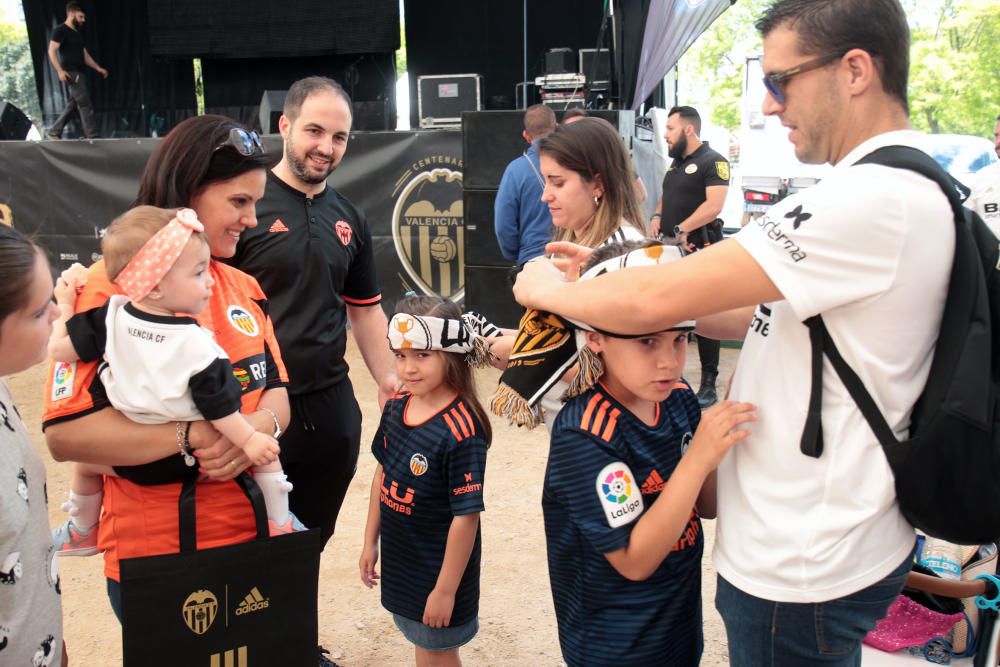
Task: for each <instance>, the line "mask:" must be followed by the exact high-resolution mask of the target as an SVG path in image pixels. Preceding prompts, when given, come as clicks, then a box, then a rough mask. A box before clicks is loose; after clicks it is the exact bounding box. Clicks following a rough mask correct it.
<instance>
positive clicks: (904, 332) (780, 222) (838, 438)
mask: <svg viewBox="0 0 1000 667" xmlns="http://www.w3.org/2000/svg"><path fill="white" fill-rule="evenodd" d="M918 136H919V135H918V134H917V133H915V132H910V131H905V132H890V133H886V134H882V135H879V136H877V137H874V138H872V139H869V140H868V141H866V142H864V143H863V144H861V145H860V146H858V147H857V148H855V149H854V150H853V151H851V152H850V153H849V154H848V155H847V156H846V157H845V158H844V159H843V160H842V161H841V162H840V163H839V164H838V165H837V166H836V168H835V169H833V170H832V171H831V173H830V175H829V176H828V177H827V178H826V179H824V180H823V181H822V182H821V183H819V184H818V185H816V186H814V187H812V188H809V189H808V190H804V191H802V192H800V193H798V194H796V195H794V196H792V197H789V198H787V199H785V200H783V201H782V202H780V203H778V204H776V205H775V206H773V207H772V208H771V209H770V210H769V211H768V213H767V214H766V215H765V216H763V217H762V218H760V219H759V220H757V221H754V222H751V223H750V224H748V225H747V226H746V227H745V228H744V229H743V230H741V231H740V232H739V233H738V234H737V235H736V237H735V238H736V240H737V242H738V243H740V244H741V245H742V246H743V248H744V249H746V250H747V252H749V253H750V254H751V255H752V256H753V258H754V259H755V260H756V261H757V263H758V264H760V266H761V267H762V268H763V269H764V271H765V272H766V273H767V275H768V277H769V278H770V279H771V280H772V281H773V282H774V284H775V285H776V286H777V287H778V289H779V290H780V291H781V293H782V294H783V295H784V297H785V298H784V300H783V301H777V302H774V303H771V304H764V305H760V306H758V307H757V311H756V313H755V317H754V319H753V322H752V324H751V326H750V329H749V331H748V332H747V336H746V341H745V343H744V346H743V351H742V353H741V355H740V359H739V363H738V364H737V368H736V376H735V379H734V382H733V389H732V394H731V396H732V398H733V399H735V400H741V401H750V402H752V403H754V404H755V405H756V406H757V408H758V413H757V416H758V421H757V422H755V423H754V424H752V426H751V427H750V431H751V435H750V437H749V438H747V439H746V440H744V441H743V442H741V443H739V444H737V445H736V446H735V447H734V448H733V449H732V450H731V451H730V453H729V454H728V456H727V457H726V459H725V460H724V461H723V462H722V465H721V466H720V467H719V477H718V483H719V524H718V532H717V534H716V544H715V565H716V568H717V569H718V572H719V574H720V575H722V576H723V577H725V578H726V579H727V580H728V581H729V582H731V583H732V584H733V585H735V586H737V587H738V588H739V589H741V590H742V591H744V592H746V593H749V594H750V595H753V596H755V597H759V598H764V599H768V600H773V601H778V602H819V601H825V600H832V599H835V598H838V597H842V596H844V595H848V594H850V593H854V592H857V591H859V590H861V589H863V588H865V587H867V586H869V585H871V584H873V583H875V582H877V581H879V580H880V579H883V578H884V577H885V576H886V575H887V574H888V573H889V572H891V571H892V570H893V569H894V568H896V567H897V566H898V565H899V564H900V563H901V562H902V561H903V559H904V558H905V557H906V556H907V555H908V554H909V553H910V550H911V549H912V547H913V542H914V533H913V529H912V528H911V527H910V525H909V524H908V523H907V521H906V520H905V519H904V518H903V515H902V514H901V513H900V511H899V507H898V505H897V504H896V493H895V488H894V481H893V475H892V471H891V470H890V468H889V464H888V462H887V461H886V458H885V455H884V454H883V452H882V449H881V447H880V445H879V443H878V441H877V439H876V438H875V435H874V434H873V433H872V431H871V429H870V427H869V426H868V424H867V422H865V419H864V417H863V416H862V415H861V412H860V411H859V410H858V408H857V407H856V406H855V404H854V401H853V400H852V399H851V397H850V396H849V395H848V393H847V390H846V389H845V388H844V385H843V384H842V383H841V381H840V379H839V378H838V377H837V375H836V371H834V369H833V367H832V365H831V364H830V361H829V360H828V359H826V360H824V365H823V406H822V413H823V441H824V450H823V454H822V456H820V457H819V458H811V457H808V456H806V455H805V454H803V453H802V452H801V451H800V449H799V441H800V439H801V436H802V429H803V425H804V423H805V418H806V412H807V408H808V403H809V393H810V381H811V374H810V351H811V347H810V345H809V334H808V329H807V328H806V326H805V325H803V324H802V322H803V321H804V320H806V319H807V318H809V317H811V316H813V315H816V314H819V313H822V315H823V320H824V321H825V322H826V326H827V328H828V329H829V331H830V335H831V337H832V338H833V340H834V342H836V344H837V348H838V349H839V350H840V352H841V354H842V355H843V357H844V359H845V360H846V361H847V363H848V364H849V365H850V366H851V368H853V369H854V371H855V372H856V373H857V374H858V375H859V376H860V378H861V380H862V381H863V382H864V384H865V387H866V388H867V389H868V391H869V392H870V393H871V395H872V397H873V398H874V400H875V402H876V404H877V405H878V406H879V408H880V409H881V411H882V413H883V414H884V415H885V418H886V421H887V422H888V423H889V425H890V426H891V427H892V429H893V430H894V431H895V433H896V435H897V437H904V436H905V435H906V433H907V429H908V427H909V423H910V414H911V411H912V407H913V404H914V402H915V401H916V399H917V397H918V396H919V394H920V392H921V390H922V389H923V387H924V385H925V383H926V380H927V374H928V372H929V370H930V365H931V360H932V355H933V352H934V344H935V341H936V340H937V334H938V329H939V326H940V321H941V314H942V310H943V307H944V298H945V294H946V292H947V286H948V279H949V275H950V270H951V264H952V260H953V257H954V243H955V233H954V218H953V214H952V212H951V209H950V208H949V206H948V202H947V199H946V198H945V196H944V194H943V193H942V192H941V190H940V188H939V187H938V186H937V185H936V184H935V183H933V182H932V181H930V180H927V179H925V178H924V177H922V176H919V175H917V174H916V173H914V172H912V171H907V170H902V169H890V168H888V167H883V166H879V165H868V164H866V165H859V166H850V165H852V164H854V163H855V162H856V161H857V160H858V159H860V158H861V157H863V156H865V155H867V154H868V153H870V152H871V151H873V150H875V149H876V148H880V147H882V146H887V145H898V144H902V145H915V139H916V138H917V137H918Z"/></svg>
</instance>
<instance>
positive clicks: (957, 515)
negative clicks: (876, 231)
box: [801, 146, 1000, 544]
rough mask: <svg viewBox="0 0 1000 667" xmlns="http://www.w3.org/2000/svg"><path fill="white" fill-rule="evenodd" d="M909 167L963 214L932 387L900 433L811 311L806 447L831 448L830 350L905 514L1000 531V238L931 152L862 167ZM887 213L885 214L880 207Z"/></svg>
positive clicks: (961, 537) (947, 533)
mask: <svg viewBox="0 0 1000 667" xmlns="http://www.w3.org/2000/svg"><path fill="white" fill-rule="evenodd" d="M862 163H870V164H882V165H886V166H888V167H895V168H897V169H909V170H911V171H915V172H917V173H918V174H921V175H923V176H926V177H927V178H929V179H931V180H932V181H934V182H936V183H937V184H938V185H939V186H940V187H941V190H942V191H944V193H945V195H946V196H947V197H948V202H949V203H950V204H951V208H952V211H953V212H954V215H955V261H954V264H953V265H952V269H951V278H950V282H949V284H948V293H947V297H946V301H945V305H944V314H943V317H942V320H941V331H940V334H939V335H938V340H937V344H936V346H935V348H934V359H933V362H932V363H931V370H930V375H928V377H927V384H926V386H925V387H924V390H923V391H922V392H921V394H920V397H919V398H918V399H917V402H916V404H915V405H914V408H913V417H912V423H911V424H910V434H909V435H910V437H909V439H908V440H903V441H902V442H900V441H898V440H896V437H895V435H894V434H893V432H892V429H890V428H889V425H888V424H887V423H886V421H885V418H884V417H883V416H882V413H881V412H880V411H879V409H878V407H877V406H876V405H875V402H874V401H873V400H872V398H871V395H870V394H869V393H868V391H867V390H865V388H864V385H863V384H862V382H861V379H860V378H859V377H858V376H857V374H856V373H855V372H854V371H853V370H851V368H850V366H848V365H847V363H846V362H845V361H844V358H843V357H842V356H840V353H839V352H838V351H837V348H836V346H835V345H834V343H833V340H832V339H831V338H830V334H829V332H828V331H827V329H826V325H825V324H824V323H823V318H822V317H821V316H819V315H816V316H814V317H811V318H809V319H808V320H806V321H805V323H804V324H805V325H806V326H808V327H809V338H810V342H811V343H812V390H811V394H810V398H809V413H808V416H807V418H806V425H805V429H804V430H803V433H802V441H801V450H802V453H803V454H805V455H807V456H812V457H819V456H820V455H821V454H822V453H823V432H822V423H821V420H820V408H821V405H822V392H823V381H822V375H823V355H824V354H825V355H826V356H827V357H828V358H829V359H830V361H831V363H832V364H833V367H834V368H835V369H836V371H837V375H838V376H840V379H841V381H842V382H843V383H844V385H845V386H846V387H847V390H848V392H849V393H850V395H851V398H853V399H854V402H855V403H856V404H857V406H858V408H859V409H860V410H861V413H862V414H863V415H864V417H865V420H866V421H867V422H868V424H869V426H871V429H872V431H874V433H875V436H876V437H877V438H878V441H879V443H880V444H881V445H882V450H883V451H884V452H885V456H886V458H887V459H888V461H889V466H890V467H891V468H892V472H893V476H894V477H895V480H896V497H897V499H898V502H899V507H900V510H902V512H903V516H905V517H906V519H907V520H908V521H909V522H910V523H911V524H912V525H913V526H914V527H916V528H919V529H920V530H922V531H923V532H925V533H927V534H928V535H931V536H932V537H939V538H941V539H944V540H947V541H949V542H955V543H958V544H981V543H985V542H991V541H994V540H996V539H997V538H998V537H1000V423H998V422H1000V241H998V240H997V237H996V236H994V235H993V232H991V231H990V229H989V228H988V227H987V226H986V224H985V223H984V222H983V221H982V219H980V217H979V216H978V215H977V214H976V213H974V212H972V211H970V210H968V209H966V208H965V207H964V206H962V197H961V196H960V193H963V194H967V193H968V190H966V189H965V187H964V186H962V185H961V184H960V183H958V182H957V181H955V179H953V178H952V177H951V176H949V175H948V174H947V173H946V172H945V171H944V170H943V169H941V167H940V166H938V164H937V163H936V162H935V161H934V160H933V159H932V158H931V157H929V156H928V155H927V154H925V153H923V152H921V151H919V150H916V149H914V148H909V147H906V146H888V147H885V148H880V149H878V150H876V151H874V152H872V153H871V154H869V155H867V156H865V157H864V158H862V159H861V160H859V161H858V164H862ZM876 214H877V213H876Z"/></svg>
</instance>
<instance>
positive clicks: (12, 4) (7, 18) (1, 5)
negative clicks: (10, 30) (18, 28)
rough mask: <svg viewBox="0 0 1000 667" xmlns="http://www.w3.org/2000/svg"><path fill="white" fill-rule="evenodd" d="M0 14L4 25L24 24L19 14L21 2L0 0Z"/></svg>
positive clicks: (22, 17) (22, 16) (21, 15)
mask: <svg viewBox="0 0 1000 667" xmlns="http://www.w3.org/2000/svg"><path fill="white" fill-rule="evenodd" d="M0 13H2V14H3V20H4V22H6V23H22V24H23V23H24V14H23V13H21V0H0Z"/></svg>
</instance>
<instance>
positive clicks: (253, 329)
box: [226, 306, 260, 337]
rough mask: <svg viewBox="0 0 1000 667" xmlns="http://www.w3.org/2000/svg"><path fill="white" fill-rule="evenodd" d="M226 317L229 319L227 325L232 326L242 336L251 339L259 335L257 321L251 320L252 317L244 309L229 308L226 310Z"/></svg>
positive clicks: (240, 307)
mask: <svg viewBox="0 0 1000 667" xmlns="http://www.w3.org/2000/svg"><path fill="white" fill-rule="evenodd" d="M226 315H227V316H228V317H229V323H230V324H232V325H233V328H234V329H236V330H237V331H239V332H240V333H241V334H243V335H244V336H250V337H253V336H256V335H257V334H258V333H260V328H259V327H258V326H257V320H255V319H254V318H253V315H251V314H250V313H249V312H248V311H247V309H246V308H243V307H242V306H229V308H227V309H226Z"/></svg>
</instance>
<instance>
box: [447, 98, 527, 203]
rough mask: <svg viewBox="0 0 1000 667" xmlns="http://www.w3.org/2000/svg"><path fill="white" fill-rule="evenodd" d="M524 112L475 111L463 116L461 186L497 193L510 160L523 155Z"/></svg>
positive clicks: (525, 146)
mask: <svg viewBox="0 0 1000 667" xmlns="http://www.w3.org/2000/svg"><path fill="white" fill-rule="evenodd" d="M523 131H524V111H475V112H466V113H463V114H462V164H463V166H464V169H463V171H462V186H463V187H465V188H466V189H469V190H496V189H497V188H498V187H500V178H501V177H502V176H503V172H504V169H506V168H507V165H508V164H509V163H510V161H511V160H515V159H517V157H518V156H519V155H520V154H521V153H523V152H524V151H525V150H526V149H527V148H528V145H527V144H526V143H524V137H522V136H521V132H523Z"/></svg>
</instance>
